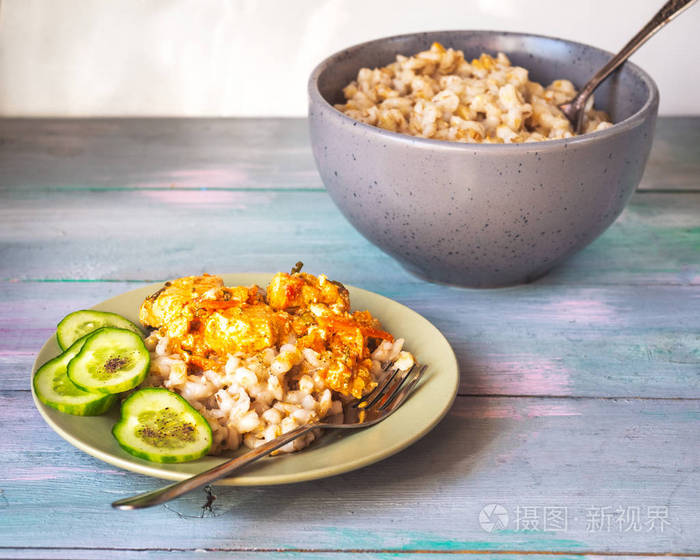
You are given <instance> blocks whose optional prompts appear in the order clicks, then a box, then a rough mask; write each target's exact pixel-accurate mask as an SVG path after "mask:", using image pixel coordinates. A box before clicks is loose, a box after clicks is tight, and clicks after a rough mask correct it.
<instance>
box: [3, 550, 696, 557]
mask: <svg viewBox="0 0 700 560" xmlns="http://www.w3.org/2000/svg"><path fill="white" fill-rule="evenodd" d="M0 554H3V558H8V559H31V560H44V559H45V560H59V559H64V558H72V559H75V560H109V559H112V558H117V559H119V560H140V559H143V560H154V559H155V560H157V559H160V558H168V559H173V558H174V559H176V560H177V559H181V558H193V557H194V558H198V557H201V556H204V557H205V558H206V559H207V560H221V559H222V558H231V557H234V558H237V559H241V560H260V559H261V558H270V557H272V558H279V559H280V560H347V559H352V558H364V559H374V558H376V559H378V560H385V559H387V560H388V559H397V558H399V559H401V560H437V559H445V558H455V557H456V556H457V555H459V556H462V557H465V558H479V559H483V560H657V559H658V558H659V557H661V556H663V557H665V558H673V559H675V560H690V559H691V558H698V555H693V556H686V555H675V554H674V555H669V554H659V555H643V556H640V555H629V554H615V555H608V554H599V553H595V552H592V553H589V554H576V553H570V552H566V553H563V554H548V553H542V554H536V553H535V554H531V553H528V554H522V553H517V552H510V553H494V552H486V551H483V550H465V551H453V552H448V553H445V552H443V553H433V552H403V551H396V550H352V551H342V550H328V551H309V550H295V551H290V550H268V549H258V550H254V551H253V550H245V551H241V550H237V549H211V548H197V549H194V548H192V549H179V550H178V549H173V548H169V549H167V550H127V549H123V548H121V549H120V548H114V549H80V548H69V547H66V548H63V549H53V548H50V549H38V548H4V549H3V548H2V547H0Z"/></svg>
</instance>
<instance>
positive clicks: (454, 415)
mask: <svg viewBox="0 0 700 560" xmlns="http://www.w3.org/2000/svg"><path fill="white" fill-rule="evenodd" d="M475 369H476V368H474V369H472V368H471V367H470V365H469V364H464V363H460V371H461V375H462V379H463V380H464V378H465V377H467V376H469V375H471V372H472V371H475ZM490 402H491V400H490V399H488V398H483V399H482V398H478V397H477V398H475V397H459V396H458V397H457V399H456V401H455V403H454V405H453V407H452V409H451V410H450V412H449V413H448V414H447V416H446V417H445V418H444V419H443V420H442V421H441V422H440V423H439V424H438V425H437V426H436V427H435V429H433V430H432V431H431V432H429V433H428V434H427V435H425V436H424V437H423V438H422V439H421V440H419V441H418V442H416V443H415V444H413V445H411V446H410V447H408V448H407V449H405V450H403V451H401V452H399V453H398V454H396V455H394V456H392V457H390V458H387V459H385V460H383V461H381V462H379V463H375V464H373V465H370V466H368V467H364V468H362V469H358V470H356V471H353V472H350V473H345V474H342V475H338V476H334V477H330V478H325V479H321V480H316V481H311V482H304V483H298V484H289V485H279V486H260V487H227V486H219V487H215V488H213V489H212V492H213V496H214V497H215V499H214V500H213V501H212V498H211V495H210V494H209V493H208V491H207V490H200V491H197V492H193V493H192V494H191V495H188V496H185V497H183V498H180V499H178V500H176V501H173V502H171V503H170V504H168V505H167V506H165V507H167V508H168V509H169V510H171V511H173V512H174V513H176V514H177V515H180V516H185V517H190V516H192V517H208V516H219V515H223V514H226V513H227V512H229V511H230V512H231V513H232V515H234V516H235V517H236V518H238V519H246V520H248V521H256V520H266V521H270V520H271V519H277V520H280V521H284V520H285V518H287V517H289V516H293V518H294V519H304V522H305V523H313V522H315V521H318V522H321V523H322V522H323V521H324V519H325V518H327V516H328V511H329V508H334V511H335V515H337V514H338V513H339V512H343V511H347V512H353V511H355V510H362V509H363V508H367V504H368V503H381V504H382V506H381V507H383V508H385V509H391V508H392V507H396V508H405V507H413V506H414V505H415V504H416V502H422V501H425V500H426V499H430V498H431V497H433V496H434V495H435V494H436V493H438V492H443V491H446V492H449V488H450V487H451V486H452V484H451V483H452V482H453V481H455V480H463V479H464V478H465V477H466V478H468V476H469V472H470V471H471V470H472V469H473V468H474V467H475V466H476V465H477V464H478V463H479V462H480V460H481V459H482V458H483V457H485V450H486V448H488V447H489V445H490V444H491V442H493V441H494V440H495V438H496V437H497V436H498V434H499V433H500V432H501V431H502V430H503V428H504V427H503V423H502V422H494V421H493V420H492V419H489V412H488V408H489V406H490ZM207 505H208V506H209V507H207Z"/></svg>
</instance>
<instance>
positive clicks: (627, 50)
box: [569, 0, 697, 133]
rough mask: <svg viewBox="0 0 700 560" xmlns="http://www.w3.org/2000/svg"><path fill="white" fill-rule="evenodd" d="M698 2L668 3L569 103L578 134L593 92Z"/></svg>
mask: <svg viewBox="0 0 700 560" xmlns="http://www.w3.org/2000/svg"><path fill="white" fill-rule="evenodd" d="M696 1H697V0H669V1H668V2H666V3H665V4H664V5H663V6H662V7H661V9H660V10H659V11H658V12H657V13H656V15H655V16H654V17H653V18H651V20H649V23H647V24H646V25H645V26H644V27H642V29H641V30H640V31H639V32H638V33H637V34H636V35H635V36H634V37H632V39H630V41H629V42H628V43H627V44H626V45H625V46H624V47H622V49H621V50H620V52H618V53H617V54H616V55H615V56H614V57H612V58H611V59H610V61H608V63H607V64H606V65H605V66H603V67H602V68H601V69H600V70H599V71H598V72H597V73H596V75H595V76H593V77H592V78H591V79H590V80H589V81H588V83H587V84H586V85H585V86H584V87H583V89H581V91H580V92H579V94H578V95H577V96H576V97H574V99H573V100H572V101H571V102H570V103H569V105H571V107H572V109H573V110H575V111H576V114H577V115H578V119H577V122H576V133H580V132H581V128H582V125H583V113H584V111H583V106H584V105H585V104H586V101H587V100H588V98H589V97H590V95H591V94H592V93H593V91H594V90H595V89H596V88H597V87H598V86H599V85H600V83H601V82H602V81H603V80H605V78H607V77H608V76H609V75H610V74H611V73H612V72H613V71H614V70H615V69H617V67H618V66H620V65H621V64H622V63H623V62H625V61H626V60H627V59H628V58H629V57H630V56H632V54H633V53H634V52H636V50H637V49H638V48H639V47H641V46H642V45H643V44H644V43H646V42H647V40H648V39H649V38H650V37H651V36H652V35H654V33H656V32H657V31H658V30H659V29H661V28H662V27H663V26H664V25H666V24H667V23H668V22H670V21H671V20H672V19H673V18H675V17H676V16H677V15H678V14H680V13H681V12H682V11H684V10H686V9H688V8H690V6H692V5H693V4H694V3H695V2H696Z"/></svg>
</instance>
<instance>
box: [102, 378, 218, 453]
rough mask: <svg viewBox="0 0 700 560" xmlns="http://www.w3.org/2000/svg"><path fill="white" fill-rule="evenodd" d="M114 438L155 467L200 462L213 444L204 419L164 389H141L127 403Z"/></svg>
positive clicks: (126, 449) (124, 404)
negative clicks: (155, 464)
mask: <svg viewBox="0 0 700 560" xmlns="http://www.w3.org/2000/svg"><path fill="white" fill-rule="evenodd" d="M112 434H113V435H114V437H115V438H116V439H117V441H118V442H119V445H120V446H121V447H122V448H123V449H124V450H125V451H127V452H128V453H131V454H132V455H135V456H136V457H141V458H142V459H147V460H148V461H154V462H156V463H182V462H184V461H193V460H194V459H199V458H200V457H203V456H204V455H206V454H207V453H208V451H209V449H210V448H211V443H212V433H211V427H210V426H209V424H208V422H207V421H206V420H205V419H204V417H203V416H202V415H201V414H200V413H199V412H197V411H196V410H195V409H194V408H192V406H190V404H189V403H188V402H187V401H186V400H185V399H184V398H182V397H181V396H180V395H178V394H177V393H173V392H172V391H168V390H167V389H162V388H150V389H141V390H139V391H136V392H135V393H134V394H132V395H131V396H130V397H129V398H128V399H126V400H125V401H124V402H123V403H122V415H121V418H120V419H119V422H117V423H116V424H115V425H114V428H112Z"/></svg>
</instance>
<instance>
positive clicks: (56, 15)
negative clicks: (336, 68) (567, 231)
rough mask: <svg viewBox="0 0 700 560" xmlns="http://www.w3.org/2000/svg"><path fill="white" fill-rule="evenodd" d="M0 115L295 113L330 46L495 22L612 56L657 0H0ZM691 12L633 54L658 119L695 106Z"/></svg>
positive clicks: (302, 109)
mask: <svg viewBox="0 0 700 560" xmlns="http://www.w3.org/2000/svg"><path fill="white" fill-rule="evenodd" d="M0 1H2V4H0V115H18V116H19V115H21V116H95V115H177V116H301V115H304V114H305V113H306V79H307V76H308V75H309V73H310V71H311V70H312V68H313V67H314V66H315V64H316V63H318V62H319V61H320V60H321V59H323V58H324V57H325V56H327V55H328V54H330V53H332V52H335V51H337V50H339V49H341V48H343V47H346V46H348V45H351V44H354V43H358V42H361V41H365V40H367V39H372V38H376V37H381V36H385V35H393V34H399V33H406V32H412V31H421V30H423V31H425V30H436V29H458V28H464V29H501V30H508V31H527V32H534V33H540V34H545V35H553V36H558V37H564V38H568V39H574V40H577V41H581V42H584V43H590V44H593V45H596V46H599V47H602V48H604V49H607V50H611V51H617V50H618V49H619V48H620V47H621V46H622V45H623V44H624V43H625V42H626V41H627V40H628V39H629V38H630V37H631V36H632V35H633V34H634V33H635V32H636V31H637V30H638V29H639V28H640V27H641V26H642V25H643V24H644V23H646V22H647V20H648V19H649V18H650V17H651V16H652V15H653V14H654V13H655V12H656V11H657V10H658V8H659V7H660V6H661V4H662V3H663V0H401V1H398V0H395V1H391V0H0ZM699 38H700V7H698V6H694V7H692V8H690V10H688V11H687V12H686V13H684V14H682V15H681V16H680V17H679V18H678V19H677V20H675V21H673V22H672V23H671V24H670V26H669V27H667V28H665V29H663V30H662V31H661V32H660V33H659V34H658V35H656V36H655V37H654V38H652V39H651V41H650V42H649V43H647V44H646V45H645V46H644V47H642V49H641V50H640V51H639V52H638V53H637V54H636V55H635V56H634V57H633V60H634V61H635V62H637V63H638V64H639V65H640V66H642V68H644V69H645V70H647V71H648V72H649V73H650V74H651V75H652V76H653V77H654V78H655V79H656V81H657V83H658V85H659V89H660V91H661V113H662V114H667V115H668V114H700V70H699V69H698V68H699V64H700V41H699Z"/></svg>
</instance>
